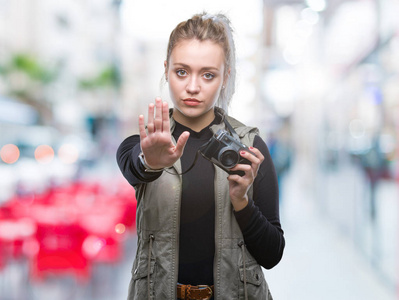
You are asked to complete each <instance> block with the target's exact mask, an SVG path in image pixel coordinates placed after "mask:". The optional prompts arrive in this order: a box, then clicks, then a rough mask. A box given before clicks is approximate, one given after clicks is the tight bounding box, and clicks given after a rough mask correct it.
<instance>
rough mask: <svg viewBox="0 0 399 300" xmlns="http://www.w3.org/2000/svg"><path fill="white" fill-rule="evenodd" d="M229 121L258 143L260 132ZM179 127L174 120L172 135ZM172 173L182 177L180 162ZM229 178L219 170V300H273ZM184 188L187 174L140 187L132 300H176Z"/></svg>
mask: <svg viewBox="0 0 399 300" xmlns="http://www.w3.org/2000/svg"><path fill="white" fill-rule="evenodd" d="M227 118H228V121H229V123H230V124H231V125H232V126H233V128H234V129H235V130H236V132H237V134H238V135H239V136H240V139H241V141H242V143H244V144H245V145H252V144H253V140H254V136H255V135H256V134H257V132H258V131H257V129H256V128H250V127H246V126H244V125H243V124H241V123H240V122H238V121H237V120H235V119H233V118H230V117H227ZM174 125H175V123H174V120H173V118H171V131H173V129H174ZM224 126H225V125H224V123H221V124H217V125H213V126H212V127H211V129H212V131H213V132H216V131H217V130H218V129H219V128H224ZM170 170H175V171H176V172H177V173H181V172H182V170H181V164H180V160H178V161H177V162H176V163H175V164H174V165H173V167H172V169H170ZM226 176H227V173H225V172H224V171H223V170H221V169H220V168H218V167H215V201H216V202H215V203H216V211H215V214H216V216H215V218H216V222H215V260H214V285H215V299H218V300H219V299H226V300H234V299H237V300H238V299H246V298H245V294H247V296H248V297H247V299H253V300H262V299H264V300H270V299H272V297H271V295H270V292H269V289H268V285H267V283H266V280H265V279H264V275H263V272H262V269H261V267H260V265H259V264H258V263H257V262H256V261H255V259H254V258H253V257H252V256H251V254H250V253H249V252H248V251H247V249H246V248H245V244H244V239H243V236H242V233H241V230H240V228H239V226H238V224H237V221H236V219H235V216H234V214H233V208H232V205H231V202H230V200H229V186H228V181H227V180H226ZM181 187H182V176H181V175H172V174H169V173H167V172H163V174H162V175H161V177H160V178H158V179H157V180H155V181H153V182H150V183H146V184H141V185H138V186H136V198H137V219H136V223H137V237H138V241H137V252H136V258H135V261H134V264H133V268H132V280H131V282H130V286H129V295H128V299H129V300H133V299H135V300H143V299H155V300H171V299H172V300H174V299H176V284H177V278H178V274H177V273H178V264H179V261H178V258H179V226H180V200H181ZM250 192H251V194H252V188H251V191H250ZM249 196H250V197H251V196H252V195H249ZM244 266H245V268H244Z"/></svg>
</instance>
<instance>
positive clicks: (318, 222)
mask: <svg viewBox="0 0 399 300" xmlns="http://www.w3.org/2000/svg"><path fill="white" fill-rule="evenodd" d="M304 168H305V169H306V166H304V165H302V166H301V165H297V166H295V167H294V169H293V170H291V172H290V173H289V174H288V175H287V178H286V182H285V185H284V195H285V196H284V199H283V202H284V205H283V207H282V209H281V219H282V224H283V228H284V230H285V237H286V241H287V244H286V249H285V253H284V257H283V259H282V261H281V262H280V264H279V265H277V266H276V267H275V268H274V269H272V270H265V276H266V278H267V280H268V283H269V286H270V288H271V291H272V294H273V296H274V299H278V300H290V299H323V300H330V299H331V300H333V299H345V300H359V299H362V300H373V299H384V300H393V299H398V297H397V295H396V294H395V286H394V283H393V282H391V281H389V280H388V279H387V277H386V275H384V274H382V272H381V271H379V270H378V268H374V267H373V265H372V263H371V261H370V260H369V259H368V258H367V256H365V255H364V253H362V251H360V250H359V249H358V248H357V247H356V245H355V241H354V240H353V239H351V238H350V236H348V232H345V231H344V230H342V229H341V228H340V227H339V224H338V223H337V222H334V219H333V218H332V216H328V215H326V213H325V212H323V209H322V207H321V206H320V202H321V199H317V198H315V196H314V194H313V193H312V191H310V190H309V189H307V188H306V183H304V182H303V174H304V173H306V170H304ZM342 180H345V179H342V178H341V181H342ZM387 189H388V190H387V191H384V192H386V193H387V194H386V195H384V196H388V197H390V199H391V200H392V201H391V202H396V201H395V199H397V196H398V189H397V186H393V187H392V186H390V187H388V188H387ZM342 196H343V195H342ZM390 208H391V209H392V208H395V209H398V208H399V207H398V204H397V203H395V204H394V206H390ZM385 213H386V217H388V218H389V214H390V211H389V210H388V211H385ZM391 224H392V225H393V224H394V223H391ZM391 230H393V231H395V232H397V228H391ZM394 236H395V235H391V236H390V237H391V239H389V240H386V241H385V242H386V243H392V241H393V240H392V237H394ZM390 257H391V261H390V262H389V263H390V266H391V267H392V266H393V269H394V270H396V268H395V267H394V266H396V265H397V262H396V261H395V260H394V259H392V258H393V257H394V256H390Z"/></svg>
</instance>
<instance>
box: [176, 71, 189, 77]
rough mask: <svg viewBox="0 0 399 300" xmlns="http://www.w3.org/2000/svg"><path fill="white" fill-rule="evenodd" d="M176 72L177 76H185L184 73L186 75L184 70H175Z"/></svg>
mask: <svg viewBox="0 0 399 300" xmlns="http://www.w3.org/2000/svg"><path fill="white" fill-rule="evenodd" d="M176 74H177V76H185V75H187V72H186V71H184V70H177V71H176Z"/></svg>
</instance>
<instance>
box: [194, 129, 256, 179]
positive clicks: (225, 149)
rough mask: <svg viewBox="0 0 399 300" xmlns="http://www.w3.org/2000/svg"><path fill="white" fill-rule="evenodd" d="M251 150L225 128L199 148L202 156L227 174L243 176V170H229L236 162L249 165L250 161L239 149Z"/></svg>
mask: <svg viewBox="0 0 399 300" xmlns="http://www.w3.org/2000/svg"><path fill="white" fill-rule="evenodd" d="M242 150H244V151H247V152H250V153H252V154H253V155H255V154H254V153H253V152H251V151H250V150H249V149H248V147H247V146H245V145H244V144H242V143H241V142H240V141H237V140H236V139H234V137H232V136H231V135H230V134H229V133H228V132H227V131H226V130H222V129H219V130H218V132H217V133H216V134H215V135H214V136H213V137H212V138H211V139H210V140H209V141H208V142H207V143H206V144H205V145H204V146H203V147H201V148H200V152H201V154H202V156H203V157H205V158H206V159H208V160H209V161H211V162H212V163H214V164H215V165H217V166H218V167H220V168H222V169H223V170H225V171H226V172H227V173H229V174H238V175H240V176H244V172H243V171H231V170H230V169H231V168H233V167H234V166H235V165H237V164H247V165H250V164H251V162H250V161H249V160H247V159H246V158H243V157H242V156H241V155H240V151H242Z"/></svg>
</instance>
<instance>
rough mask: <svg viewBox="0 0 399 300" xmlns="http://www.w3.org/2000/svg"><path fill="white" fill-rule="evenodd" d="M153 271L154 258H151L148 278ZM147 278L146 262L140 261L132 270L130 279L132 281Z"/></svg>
mask: <svg viewBox="0 0 399 300" xmlns="http://www.w3.org/2000/svg"><path fill="white" fill-rule="evenodd" d="M154 270H155V258H151V263H150V276H152V274H153V273H154ZM147 276H148V262H147V261H146V260H141V263H139V264H137V266H136V267H135V268H133V269H132V278H133V280H137V279H141V278H147Z"/></svg>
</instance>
